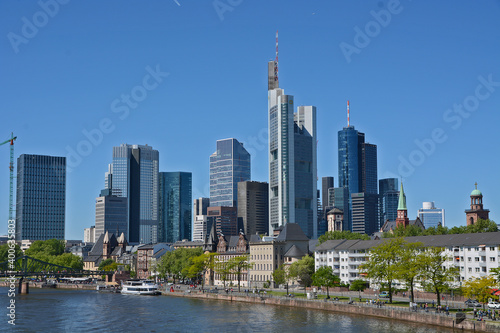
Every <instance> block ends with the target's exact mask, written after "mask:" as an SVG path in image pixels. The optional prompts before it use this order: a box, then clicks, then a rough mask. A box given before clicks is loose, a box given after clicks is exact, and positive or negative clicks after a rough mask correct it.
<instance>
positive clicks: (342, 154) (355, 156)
mask: <svg viewBox="0 0 500 333" xmlns="http://www.w3.org/2000/svg"><path fill="white" fill-rule="evenodd" d="M377 172H378V170H377V146H376V145H374V144H370V143H367V142H365V134H364V133H361V132H358V131H357V130H356V129H355V128H354V126H351V125H350V126H347V127H344V128H343V129H342V130H341V131H339V132H338V173H339V177H338V179H339V187H344V188H347V189H348V190H349V214H346V212H345V211H344V221H346V220H347V221H349V222H348V224H349V226H351V228H354V227H355V226H356V230H357V232H362V231H361V230H367V231H371V230H376V229H377V226H378V224H379V200H378V199H377V200H374V198H377V196H378V189H377V187H378V186H377V185H378V181H377V178H378V177H377ZM359 193H364V195H358V194H359ZM353 198H356V200H357V203H358V205H357V211H356V223H355V221H354V218H355V214H354V211H353V209H354V208H353V202H352V200H353ZM360 200H361V201H362V204H361V202H360ZM338 208H340V207H338ZM360 214H363V215H362V216H361V215H360ZM373 219H375V220H373ZM362 221H364V222H363V223H365V224H366V226H364V227H363V226H361V225H360V223H362ZM348 230H351V229H348ZM351 231H354V230H351Z"/></svg>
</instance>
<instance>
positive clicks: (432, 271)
mask: <svg viewBox="0 0 500 333" xmlns="http://www.w3.org/2000/svg"><path fill="white" fill-rule="evenodd" d="M442 252H443V249H442V248H439V247H428V248H425V247H424V246H423V244H422V243H408V242H406V241H405V240H404V239H403V238H401V237H398V238H392V239H388V240H387V241H385V242H383V243H382V244H380V245H378V246H376V247H374V248H372V249H371V250H370V257H369V260H368V261H367V262H366V263H365V264H363V265H361V266H360V269H361V271H362V272H363V273H362V274H364V275H366V277H367V278H369V279H372V280H374V281H376V282H378V283H380V284H386V285H387V288H388V292H389V302H391V303H392V295H393V292H394V282H396V281H400V282H403V283H405V285H406V287H407V288H408V289H409V291H410V297H411V301H412V302H413V301H414V288H415V285H416V284H417V283H420V285H421V286H423V287H424V289H426V290H429V291H432V292H434V293H435V294H436V300H437V304H438V305H440V304H441V303H440V302H441V297H440V296H441V294H442V293H443V292H444V291H445V290H447V289H449V288H450V287H451V282H453V281H454V280H455V279H456V278H457V277H458V276H459V272H458V268H457V267H447V266H446V265H445V263H446V261H447V260H448V258H447V257H446V256H444V255H443V254H442Z"/></svg>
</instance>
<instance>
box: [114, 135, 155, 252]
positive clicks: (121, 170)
mask: <svg viewBox="0 0 500 333" xmlns="http://www.w3.org/2000/svg"><path fill="white" fill-rule="evenodd" d="M158 168H159V153H158V151H157V150H154V149H153V148H152V147H151V146H148V145H145V146H143V145H128V144H121V145H120V146H119V147H113V162H112V164H111V165H110V168H109V171H108V172H107V173H106V175H105V185H106V188H107V189H110V190H111V193H112V194H114V195H117V196H119V197H126V198H127V199H128V202H127V204H128V233H127V234H126V238H127V239H128V240H129V242H130V243H139V242H140V243H145V244H151V243H156V242H157V238H158V234H157V233H158V194H159V191H158V184H159V181H158Z"/></svg>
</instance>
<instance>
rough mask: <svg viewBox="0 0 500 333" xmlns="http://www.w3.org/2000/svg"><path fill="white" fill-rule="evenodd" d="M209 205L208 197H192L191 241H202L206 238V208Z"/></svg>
mask: <svg viewBox="0 0 500 333" xmlns="http://www.w3.org/2000/svg"><path fill="white" fill-rule="evenodd" d="M209 206H210V199H209V198H198V199H194V202H193V211H194V219H193V239H192V240H193V241H200V242H204V241H205V240H206V239H207V234H208V230H207V208H208V207H209Z"/></svg>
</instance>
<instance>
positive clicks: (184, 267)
mask: <svg viewBox="0 0 500 333" xmlns="http://www.w3.org/2000/svg"><path fill="white" fill-rule="evenodd" d="M202 253H203V251H202V249H201V248H194V249H186V248H178V249H176V250H174V251H170V252H167V253H165V254H164V255H163V256H162V257H161V260H160V262H159V263H158V264H157V266H156V271H157V272H158V275H159V276H160V277H163V278H165V277H167V276H170V277H172V278H173V280H174V283H175V281H176V280H177V279H185V278H186V277H188V276H189V275H190V267H191V265H192V261H191V258H193V257H196V256H199V255H201V254H202Z"/></svg>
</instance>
